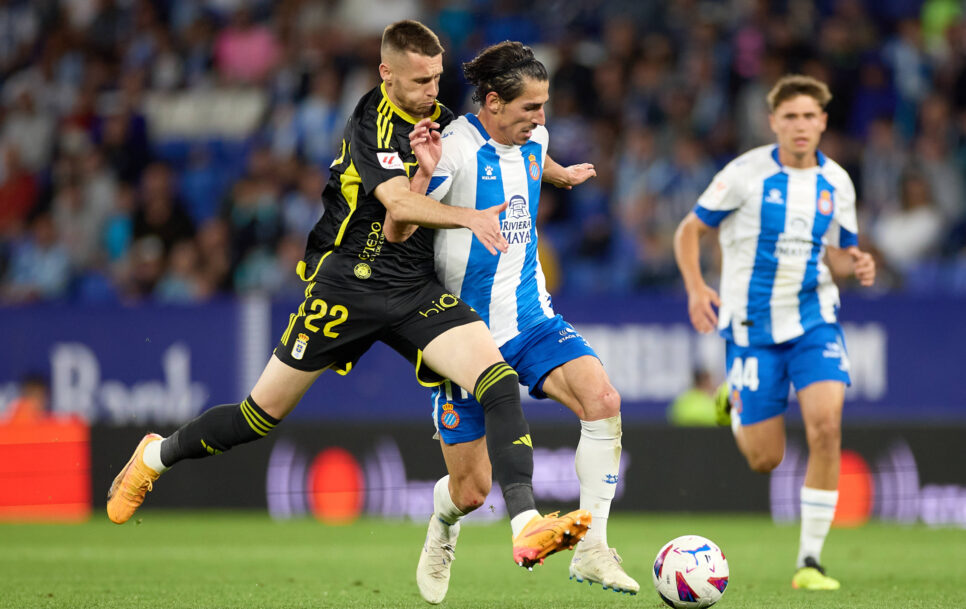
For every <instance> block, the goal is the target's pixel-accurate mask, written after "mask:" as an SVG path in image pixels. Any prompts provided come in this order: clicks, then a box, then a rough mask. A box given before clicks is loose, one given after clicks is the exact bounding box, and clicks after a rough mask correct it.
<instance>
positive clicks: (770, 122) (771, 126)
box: [768, 112, 778, 135]
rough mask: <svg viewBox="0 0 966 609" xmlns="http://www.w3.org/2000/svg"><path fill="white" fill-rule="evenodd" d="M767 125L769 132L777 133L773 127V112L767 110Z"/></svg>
mask: <svg viewBox="0 0 966 609" xmlns="http://www.w3.org/2000/svg"><path fill="white" fill-rule="evenodd" d="M768 126H769V127H770V128H771V132H772V133H774V134H775V135H778V130H777V129H775V113H774V112H769V113H768Z"/></svg>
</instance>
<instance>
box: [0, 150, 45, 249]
mask: <svg viewBox="0 0 966 609" xmlns="http://www.w3.org/2000/svg"><path fill="white" fill-rule="evenodd" d="M38 193H39V187H38V185H37V180H36V179H35V178H34V176H33V175H31V174H30V173H29V172H28V171H27V169H26V168H25V167H24V166H23V165H22V164H21V163H20V154H19V153H18V152H17V149H16V148H13V147H8V148H0V240H3V239H12V238H15V237H17V236H18V235H19V234H20V232H21V231H22V229H23V227H24V224H25V222H26V220H27V216H28V214H29V213H30V212H31V210H32V209H33V208H34V205H35V204H36V203H37V196H38Z"/></svg>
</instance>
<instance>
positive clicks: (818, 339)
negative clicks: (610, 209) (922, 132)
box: [674, 75, 875, 590]
mask: <svg viewBox="0 0 966 609" xmlns="http://www.w3.org/2000/svg"><path fill="white" fill-rule="evenodd" d="M831 97H832V96H831V94H830V93H829V90H828V87H827V86H826V85H825V83H823V82H820V81H818V80H815V79H813V78H809V77H806V76H799V75H788V76H785V77H783V78H782V79H780V80H779V81H778V82H777V83H776V84H775V86H774V88H773V89H772V90H771V92H769V94H768V106H769V108H770V110H771V114H770V115H769V122H770V125H771V129H772V131H773V132H774V133H775V136H776V138H777V143H776V144H771V145H768V146H762V147H760V148H755V149H754V150H750V151H748V152H746V153H745V154H743V155H741V156H739V157H738V158H737V159H735V160H733V161H732V162H731V163H729V164H728V165H727V166H726V167H725V168H724V169H723V170H721V172H720V173H718V175H716V176H715V178H714V180H713V181H712V182H711V185H710V186H709V187H708V189H707V190H706V191H705V192H704V194H702V195H701V198H699V199H698V202H697V205H696V206H695V208H694V211H693V212H691V213H689V214H688V215H687V217H686V218H684V220H683V221H682V222H681V224H680V225H679V226H678V229H677V232H676V234H675V236H674V255H675V258H676V259H677V263H678V267H679V268H680V270H681V274H682V276H683V277H684V285H685V288H686V289H687V293H688V314H689V316H690V318H691V323H692V324H693V325H694V328H695V329H696V330H697V331H699V332H702V333H707V332H711V331H712V330H713V329H714V328H715V327H716V326H717V328H718V330H719V332H720V333H721V335H722V336H723V337H724V338H725V341H726V359H727V383H726V385H725V386H723V387H722V391H721V392H720V394H719V399H718V405H719V410H720V413H721V415H722V416H721V420H722V421H721V422H722V424H727V422H728V421H729V416H730V423H731V427H732V430H733V431H734V435H735V439H736V440H737V443H738V448H739V449H740V451H741V452H742V454H743V455H744V456H745V458H746V459H747V460H748V464H749V466H750V467H751V469H753V470H754V471H757V472H762V473H767V472H770V471H772V470H773V469H775V468H776V467H777V466H778V464H779V463H781V460H782V457H783V456H784V452H785V426H784V417H783V415H784V412H785V410H786V408H787V407H788V391H789V383H791V385H793V386H794V388H795V391H796V393H797V396H798V402H799V404H800V407H801V413H802V419H803V421H804V422H805V433H806V438H807V441H808V448H809V456H808V468H807V470H806V474H805V485H804V486H803V487H802V490H801V515H802V524H801V537H800V545H799V550H798V558H797V564H796V568H797V570H796V572H795V575H794V577H793V578H792V586H793V587H795V588H803V589H807V590H837V589H838V588H839V582H838V581H837V580H835V579H833V578H831V577H829V576H828V575H826V574H825V570H824V569H823V567H822V566H821V564H820V560H821V552H822V546H823V545H824V543H825V538H826V536H827V535H828V531H829V527H830V526H831V524H832V519H833V517H834V516H835V506H836V503H837V501H838V491H837V490H836V489H837V488H838V481H839V463H840V457H841V428H842V405H843V401H844V398H845V387H846V385H848V384H849V383H850V379H849V360H848V353H847V352H846V349H845V342H844V340H843V335H842V328H841V327H840V326H839V324H838V321H837V318H836V313H837V310H838V307H839V294H838V289H837V288H836V286H835V283H834V282H833V281H832V277H831V274H830V272H829V268H828V266H827V265H826V264H825V262H824V256H825V255H826V254H828V255H829V256H834V257H836V259H838V258H844V259H845V260H846V266H848V265H851V266H852V270H853V272H854V274H855V277H856V278H857V279H858V280H859V282H860V283H861V284H862V285H863V286H870V285H872V283H873V282H874V280H875V263H874V262H873V259H872V256H871V255H869V254H868V253H866V252H863V251H861V250H860V249H859V248H858V237H857V232H858V228H857V225H856V213H855V189H854V187H853V186H852V181H851V180H850V179H849V176H848V174H847V173H846V172H845V170H843V169H842V167H840V166H839V165H838V164H837V163H835V161H833V160H831V159H829V158H828V157H826V156H825V155H824V154H822V153H821V152H820V151H819V150H818V144H819V140H820V139H821V136H822V133H823V132H824V131H825V125H826V119H827V115H826V113H825V107H826V106H827V104H828V102H829V101H830V100H831ZM713 228H718V229H719V231H718V232H719V235H718V238H719V241H720V243H721V250H722V263H721V266H722V269H721V288H720V290H721V295H720V298H719V296H718V293H717V292H715V290H714V289H712V288H711V287H709V286H708V285H707V284H706V283H705V282H704V279H703V278H702V276H701V266H700V238H701V236H702V235H703V234H705V233H707V232H708V231H710V230H711V229H713ZM714 307H718V311H717V314H716V313H715V308H714Z"/></svg>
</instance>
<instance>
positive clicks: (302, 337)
mask: <svg viewBox="0 0 966 609" xmlns="http://www.w3.org/2000/svg"><path fill="white" fill-rule="evenodd" d="M308 345H309V335H308V334H302V333H300V334H299V338H298V340H297V341H295V346H294V347H292V359H302V357H303V356H304V355H305V348H306V347H307V346H308Z"/></svg>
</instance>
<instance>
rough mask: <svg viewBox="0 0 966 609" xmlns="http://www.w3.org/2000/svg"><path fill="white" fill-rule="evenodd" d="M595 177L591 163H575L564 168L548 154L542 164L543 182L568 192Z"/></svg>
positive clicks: (595, 172)
mask: <svg viewBox="0 0 966 609" xmlns="http://www.w3.org/2000/svg"><path fill="white" fill-rule="evenodd" d="M596 176H597V170H596V169H594V166H593V165H592V164H591V163H577V164H576V165H568V166H567V167H564V166H562V165H561V164H560V163H558V162H557V161H555V160H553V159H552V158H550V155H549V154H548V155H547V160H546V161H544V164H543V181H544V182H546V183H547V184H553V185H554V186H556V187H557V188H565V189H567V190H570V189H571V188H573V187H574V186H577V185H578V184H583V183H584V182H586V181H587V180H589V179H590V178H593V177H596Z"/></svg>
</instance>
